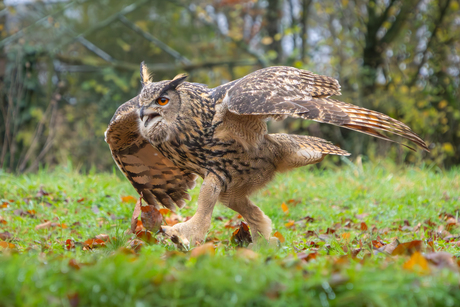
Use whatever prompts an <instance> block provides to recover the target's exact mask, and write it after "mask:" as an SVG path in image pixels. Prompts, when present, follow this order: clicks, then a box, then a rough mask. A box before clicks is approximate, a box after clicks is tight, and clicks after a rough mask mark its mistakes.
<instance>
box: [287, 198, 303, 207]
mask: <svg viewBox="0 0 460 307" xmlns="http://www.w3.org/2000/svg"><path fill="white" fill-rule="evenodd" d="M287 203H288V204H292V205H294V206H296V205H297V204H300V200H298V199H289V200H288V201H287Z"/></svg>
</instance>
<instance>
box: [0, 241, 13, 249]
mask: <svg viewBox="0 0 460 307" xmlns="http://www.w3.org/2000/svg"><path fill="white" fill-rule="evenodd" d="M0 247H3V248H15V247H16V245H14V244H13V243H10V242H5V241H0Z"/></svg>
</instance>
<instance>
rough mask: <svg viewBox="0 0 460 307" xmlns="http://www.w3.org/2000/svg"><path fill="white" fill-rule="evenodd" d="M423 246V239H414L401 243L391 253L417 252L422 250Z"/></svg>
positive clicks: (410, 253) (405, 253)
mask: <svg viewBox="0 0 460 307" xmlns="http://www.w3.org/2000/svg"><path fill="white" fill-rule="evenodd" d="M422 247H423V242H422V240H414V241H410V242H406V243H401V244H399V245H398V246H397V247H396V248H395V249H394V250H393V252H392V253H391V255H393V256H394V255H412V254H413V253H415V252H421V251H422Z"/></svg>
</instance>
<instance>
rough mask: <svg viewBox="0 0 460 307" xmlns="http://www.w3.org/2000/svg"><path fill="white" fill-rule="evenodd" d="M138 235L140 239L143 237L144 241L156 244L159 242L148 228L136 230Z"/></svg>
mask: <svg viewBox="0 0 460 307" xmlns="http://www.w3.org/2000/svg"><path fill="white" fill-rule="evenodd" d="M136 237H137V238H138V239H141V240H142V241H144V242H147V243H150V244H156V243H158V240H157V239H156V238H155V237H153V236H152V233H151V232H150V231H147V230H141V231H137V232H136Z"/></svg>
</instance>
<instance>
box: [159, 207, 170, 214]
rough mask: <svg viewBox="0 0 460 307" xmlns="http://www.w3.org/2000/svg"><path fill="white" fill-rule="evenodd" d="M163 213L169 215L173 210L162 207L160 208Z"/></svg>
mask: <svg viewBox="0 0 460 307" xmlns="http://www.w3.org/2000/svg"><path fill="white" fill-rule="evenodd" d="M158 211H160V213H161V215H167V214H169V213H170V212H171V210H169V209H168V208H161V209H160V210H158Z"/></svg>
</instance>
